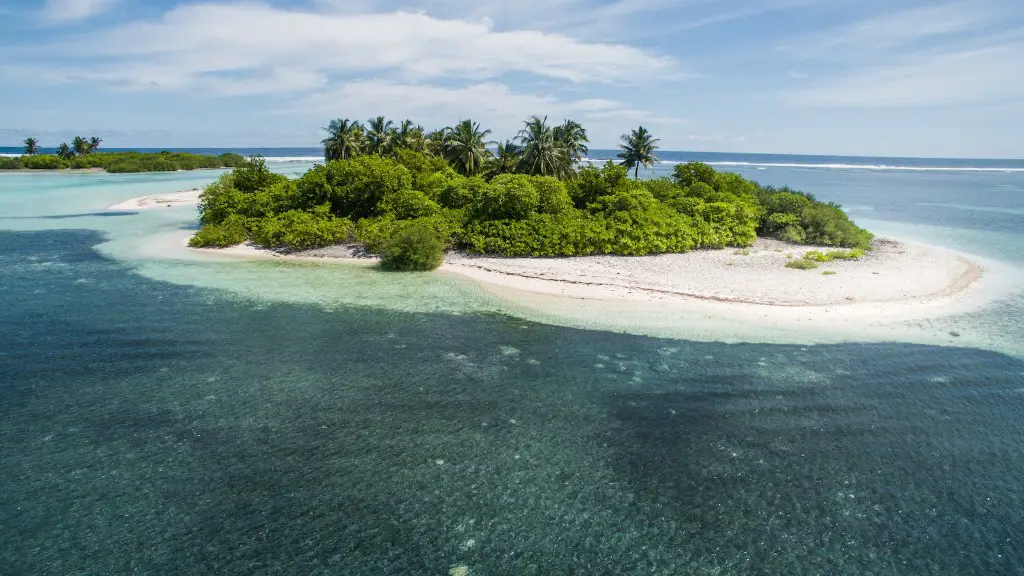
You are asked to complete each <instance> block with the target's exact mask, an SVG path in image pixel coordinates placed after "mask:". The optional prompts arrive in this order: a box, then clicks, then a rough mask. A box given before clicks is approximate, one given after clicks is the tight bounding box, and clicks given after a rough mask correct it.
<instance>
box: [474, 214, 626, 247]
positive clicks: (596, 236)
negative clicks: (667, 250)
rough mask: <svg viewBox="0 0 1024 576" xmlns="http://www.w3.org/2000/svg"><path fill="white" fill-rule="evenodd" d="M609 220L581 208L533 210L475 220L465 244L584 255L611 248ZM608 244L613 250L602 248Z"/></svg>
mask: <svg viewBox="0 0 1024 576" xmlns="http://www.w3.org/2000/svg"><path fill="white" fill-rule="evenodd" d="M607 240H608V228H607V223H606V222H605V221H604V219H603V218H601V217H599V216H593V215H590V214H588V213H586V212H583V211H579V210H575V209H572V210H569V211H567V212H563V213H561V214H533V215H532V216H530V217H529V218H526V219H525V220H495V221H485V222H471V223H469V224H468V225H467V226H466V230H465V232H464V233H463V237H462V245H463V246H464V247H465V248H466V250H467V251H469V252H474V253H478V254H498V255H502V256H582V255H587V254H604V253H607V252H608V251H609V250H610V245H608V243H607ZM606 246H607V247H608V249H609V250H603V249H602V248H604V247H606Z"/></svg>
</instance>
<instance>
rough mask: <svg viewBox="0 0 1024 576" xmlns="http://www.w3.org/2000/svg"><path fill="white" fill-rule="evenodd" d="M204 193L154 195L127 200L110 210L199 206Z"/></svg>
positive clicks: (189, 192)
mask: <svg viewBox="0 0 1024 576" xmlns="http://www.w3.org/2000/svg"><path fill="white" fill-rule="evenodd" d="M202 193H203V191H202V190H200V189H198V188H195V189H193V190H184V191H181V192H169V193H167V194H153V195H151V196H141V197H139V198H132V199H131V200H125V201H124V202H121V203H120V204H114V205H113V206H111V207H109V208H108V210H148V209H150V208H170V207H171V206H187V205H190V204H193V205H194V204H199V195H200V194H202Z"/></svg>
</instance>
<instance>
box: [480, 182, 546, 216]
mask: <svg viewBox="0 0 1024 576" xmlns="http://www.w3.org/2000/svg"><path fill="white" fill-rule="evenodd" d="M539 204H540V195H539V194H538V193H537V189H536V188H534V186H533V182H531V179H530V177H529V176H527V175H525V174H502V175H501V176H498V177H496V178H495V179H494V180H492V181H491V184H490V186H488V187H486V188H484V189H483V191H482V194H481V195H480V198H478V199H477V201H476V203H475V204H474V206H473V213H474V214H475V216H476V217H477V218H478V219H480V220H523V219H525V218H526V217H528V216H529V215H531V214H534V213H536V212H537V208H538V206H539Z"/></svg>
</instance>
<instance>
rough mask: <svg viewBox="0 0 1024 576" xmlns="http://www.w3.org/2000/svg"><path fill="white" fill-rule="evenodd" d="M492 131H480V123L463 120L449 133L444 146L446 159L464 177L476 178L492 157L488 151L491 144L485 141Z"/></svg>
mask: <svg viewBox="0 0 1024 576" xmlns="http://www.w3.org/2000/svg"><path fill="white" fill-rule="evenodd" d="M490 134H491V131H490V130H480V123H479V122H473V121H472V120H469V119H468V118H467V119H466V120H462V121H461V122H459V123H458V124H456V125H455V128H451V129H450V131H448V132H447V135H446V137H445V138H444V144H443V146H442V148H443V151H444V157H445V159H446V160H448V163H449V164H451V165H452V167H453V168H455V171H456V172H458V173H459V174H462V175H463V176H476V175H477V174H480V172H482V171H483V169H484V163H485V162H487V159H488V157H489V156H490V155H491V153H490V152H488V151H487V145H488V144H490V142H486V141H484V138H487V137H488V136H489V135H490Z"/></svg>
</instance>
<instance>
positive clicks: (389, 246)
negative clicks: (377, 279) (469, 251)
mask: <svg viewBox="0 0 1024 576" xmlns="http://www.w3.org/2000/svg"><path fill="white" fill-rule="evenodd" d="M444 248H445V246H444V242H443V241H441V239H440V238H438V237H437V235H436V234H435V233H434V231H432V230H430V228H428V227H427V226H425V225H423V224H416V225H413V226H407V227H405V228H404V229H403V230H401V231H400V232H398V233H397V234H395V236H394V237H392V238H391V239H390V240H388V242H387V243H386V244H385V245H384V247H383V249H382V250H381V253H380V265H381V267H383V268H384V269H386V270H400V271H427V270H435V269H437V267H438V266H440V265H441V262H443V261H444Z"/></svg>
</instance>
